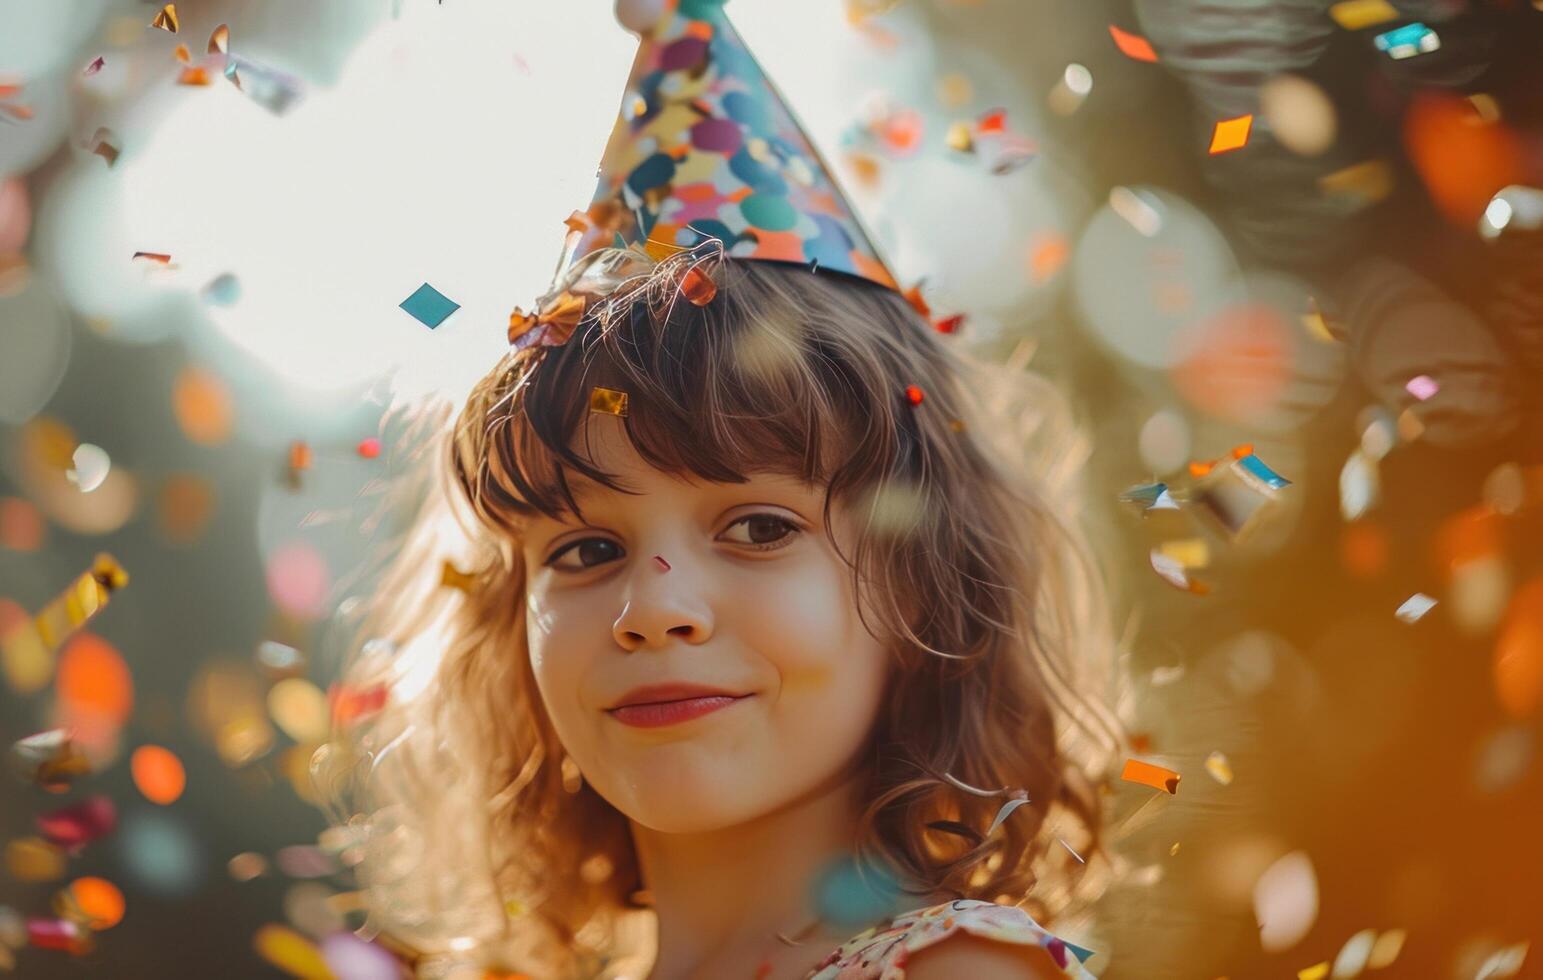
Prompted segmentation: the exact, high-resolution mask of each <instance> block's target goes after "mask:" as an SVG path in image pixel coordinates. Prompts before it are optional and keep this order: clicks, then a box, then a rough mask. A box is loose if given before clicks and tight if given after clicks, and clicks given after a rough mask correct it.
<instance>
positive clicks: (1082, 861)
mask: <svg viewBox="0 0 1543 980" xmlns="http://www.w3.org/2000/svg"><path fill="white" fill-rule="evenodd" d="M1056 840H1057V841H1059V842H1060V844H1061V846H1062V847H1064V848H1066V850H1067V852H1068V853H1070V854H1071V856H1072V857H1074V858H1076V859H1077V863H1078V864H1087V863H1088V862H1086V861H1084V860H1083V859H1082V855H1081V854H1078V853H1077V852H1076V851H1075V850H1073V849H1072V846H1071V845H1070V844H1068V843H1066V841H1064V840H1062V839H1061V838H1059V837H1057V838H1056Z"/></svg>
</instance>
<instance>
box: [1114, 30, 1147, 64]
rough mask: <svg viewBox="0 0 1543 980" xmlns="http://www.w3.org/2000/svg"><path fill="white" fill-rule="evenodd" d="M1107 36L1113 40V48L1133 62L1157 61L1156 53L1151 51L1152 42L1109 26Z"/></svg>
mask: <svg viewBox="0 0 1543 980" xmlns="http://www.w3.org/2000/svg"><path fill="white" fill-rule="evenodd" d="M1109 36H1110V37H1112V38H1114V46H1115V47H1117V48H1119V49H1120V53H1121V54H1123V55H1125V57H1127V58H1130V59H1131V60H1133V61H1147V62H1155V61H1156V60H1157V52H1156V51H1155V50H1153V48H1152V42H1151V41H1148V40H1147V39H1146V38H1144V37H1142V36H1141V35H1140V34H1132V33H1130V32H1129V31H1122V30H1120V29H1119V28H1118V27H1115V26H1114V25H1113V24H1110V25H1109Z"/></svg>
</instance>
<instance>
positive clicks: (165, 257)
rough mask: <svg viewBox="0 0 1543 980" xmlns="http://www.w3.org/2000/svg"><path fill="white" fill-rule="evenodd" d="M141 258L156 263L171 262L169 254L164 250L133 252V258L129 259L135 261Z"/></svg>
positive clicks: (166, 263) (164, 263)
mask: <svg viewBox="0 0 1543 980" xmlns="http://www.w3.org/2000/svg"><path fill="white" fill-rule="evenodd" d="M141 259H143V260H144V261H146V262H153V263H155V264H157V265H168V264H170V262H171V256H170V255H169V254H167V253H165V252H135V253H134V257H133V259H131V260H130V261H134V262H137V261H139V260H141Z"/></svg>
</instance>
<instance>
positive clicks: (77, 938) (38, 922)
mask: <svg viewBox="0 0 1543 980" xmlns="http://www.w3.org/2000/svg"><path fill="white" fill-rule="evenodd" d="M27 942H29V943H31V944H32V945H33V946H35V947H37V948H38V949H57V950H62V951H64V952H66V953H69V954H70V955H72V956H83V955H85V954H86V953H89V952H90V951H91V939H90V937H89V936H88V935H87V934H86V933H85V932H84V931H82V929H81V927H80V926H78V925H76V924H75V923H73V922H71V921H69V920H68V919H28V920H27Z"/></svg>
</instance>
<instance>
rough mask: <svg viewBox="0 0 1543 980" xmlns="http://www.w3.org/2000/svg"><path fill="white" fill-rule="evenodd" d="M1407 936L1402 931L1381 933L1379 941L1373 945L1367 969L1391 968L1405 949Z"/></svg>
mask: <svg viewBox="0 0 1543 980" xmlns="http://www.w3.org/2000/svg"><path fill="white" fill-rule="evenodd" d="M1406 935H1407V934H1406V933H1405V932H1404V930H1402V929H1389V930H1387V931H1386V932H1383V933H1380V934H1379V935H1378V936H1377V941H1376V942H1374V943H1372V953H1371V955H1370V956H1368V957H1367V958H1366V968H1367V969H1369V970H1380V969H1382V968H1383V967H1385V966H1391V965H1392V964H1393V961H1394V960H1396V959H1398V954H1399V953H1401V952H1402V951H1403V949H1404V938H1405V936H1406Z"/></svg>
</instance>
